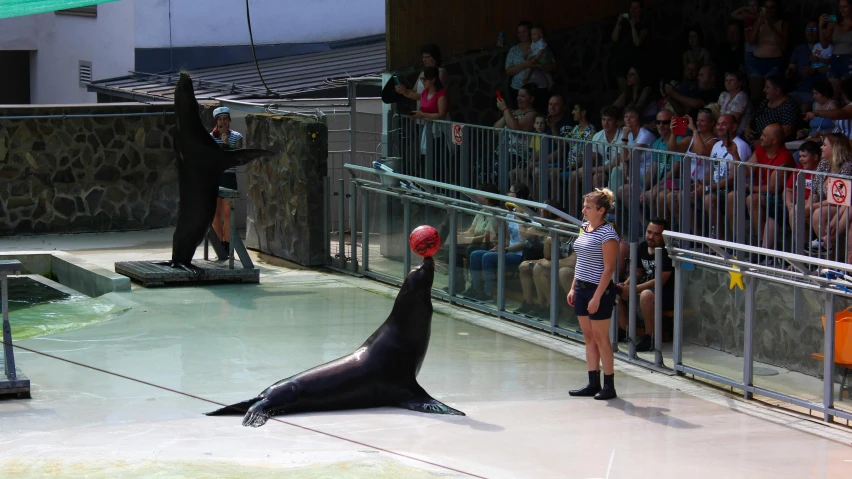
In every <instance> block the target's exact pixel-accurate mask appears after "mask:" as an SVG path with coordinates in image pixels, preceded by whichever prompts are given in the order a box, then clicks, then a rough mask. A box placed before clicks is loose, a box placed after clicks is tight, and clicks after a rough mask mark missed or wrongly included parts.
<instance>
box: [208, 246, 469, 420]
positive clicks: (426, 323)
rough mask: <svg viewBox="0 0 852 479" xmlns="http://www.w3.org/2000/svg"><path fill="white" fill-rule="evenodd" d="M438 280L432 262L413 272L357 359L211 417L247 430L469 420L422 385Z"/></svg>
mask: <svg viewBox="0 0 852 479" xmlns="http://www.w3.org/2000/svg"><path fill="white" fill-rule="evenodd" d="M434 275H435V262H434V261H433V260H432V258H426V259H425V260H424V261H423V264H421V265H420V267H419V268H417V269H415V270H412V271H411V272H410V273H409V274H408V277H406V278H405V282H404V283H403V284H402V288H401V289H400V291H399V294H398V295H397V297H396V301H395V302H394V304H393V309H392V310H391V313H390V316H388V318H387V320H385V322H384V323H383V324H382V325H381V326H380V327H379V329H377V330H376V332H374V333H373V335H372V336H370V337H369V339H367V341H366V342H365V343H364V344H363V345H361V347H360V348H358V349H357V350H355V352H353V353H352V354H349V355H348V356H343V357H342V358H338V359H335V360H334V361H331V362H328V363H325V364H323V365H320V366H317V367H315V368H313V369H309V370H307V371H304V372H302V373H299V374H297V375H295V376H292V377H289V378H287V379H282V380H281V381H278V382H277V383H275V384H273V385H272V386H270V387H268V388H267V389H266V390H265V391H263V392H262V393H260V394H259V395H258V396H257V397H254V398H252V399H249V400H248V401H243V402H241V403H237V404H233V405H231V406H227V407H224V408H222V409H219V410H217V411H213V412H210V413H207V415H208V416H221V415H238V414H245V418H244V419H243V426H252V427H259V426H262V425H263V424H264V423H266V421H267V419H268V418H269V417H270V416H276V415H282V414H291V413H297V412H311V411H331V410H341V409H360V408H371V407H386V406H395V407H401V408H405V409H411V410H412V411H419V412H425V413H434V414H452V415H457V416H464V415H465V414H464V413H463V412H461V411H457V410H455V409H453V408H451V407H449V406H447V405H446V404H443V403H441V402H439V401H437V400H435V399H434V398H432V397H431V396H430V395H429V394H428V393H427V392H426V391H425V390H424V389H423V388H422V387H421V386H420V385H419V384H417V373H419V372H420V366H421V365H422V364H423V358H424V357H425V356H426V349H427V348H428V347H429V335H430V333H431V329H432V298H431V289H432V279H433V278H434Z"/></svg>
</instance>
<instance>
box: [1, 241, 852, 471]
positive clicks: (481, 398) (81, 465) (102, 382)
mask: <svg viewBox="0 0 852 479" xmlns="http://www.w3.org/2000/svg"><path fill="white" fill-rule="evenodd" d="M85 236H88V235H76V236H67V237H37V238H22V239H11V240H9V239H6V240H0V250H3V251H6V250H10V249H20V250H34V249H40V248H43V249H48V250H49V249H52V248H54V247H56V248H57V249H63V250H66V251H69V252H71V253H74V254H80V255H81V256H84V257H85V258H86V259H87V260H88V261H90V262H92V263H95V264H98V265H100V266H104V267H111V266H112V263H113V262H115V261H119V260H137V259H145V258H150V259H162V258H167V257H168V252H169V245H168V242H169V238H170V232H169V231H158V232H140V233H124V234H112V235H99V236H97V237H93V236H89V238H88V239H86V238H85ZM254 256H255V258H257V255H254ZM258 265H259V266H260V267H261V269H262V277H261V284H260V285H219V286H207V287H180V288H162V289H145V288H141V287H136V286H134V288H133V290H132V291H131V292H129V293H121V294H115V293H112V294H110V295H107V297H106V298H105V299H109V300H111V301H114V302H115V303H116V304H119V305H121V306H122V311H124V313H123V314H121V315H117V316H115V317H113V318H112V319H110V320H108V321H104V322H101V323H98V324H94V325H90V326H87V327H85V328H82V329H77V330H73V331H67V332H63V333H58V334H53V335H49V336H43V337H38V338H33V339H28V340H24V341H21V342H20V345H21V346H24V347H27V348H32V349H34V350H37V351H41V352H45V353H49V354H51V355H55V356H58V357H61V358H64V359H68V360H72V361H76V362H79V363H83V364H86V365H90V366H94V367H97V368H102V369H104V370H108V371H111V372H115V373H118V374H122V375H125V376H128V377H131V378H136V379H138V380H141V381H146V382H150V383H152V384H156V385H160V386H163V387H166V388H170V389H173V390H176V391H181V392H184V393H187V394H191V395H194V396H196V397H197V398H191V397H188V396H184V395H181V394H177V393H175V392H169V391H166V390H163V389H160V388H157V387H154V386H151V385H145V384H141V383H139V382H135V381H132V380H129V379H124V378H120V377H116V376H112V375H109V374H106V373H104V372H99V371H94V370H92V369H88V368H85V367H82V366H79V365H74V364H69V363H67V362H62V361H59V360H57V359H52V358H49V357H45V356H41V355H38V354H33V353H28V352H24V351H19V352H18V353H17V354H16V358H17V360H18V363H19V366H20V367H21V369H22V370H23V371H24V372H25V373H26V374H27V375H28V376H29V377H30V379H31V380H32V382H33V399H31V400H4V401H0V477H3V478H7V477H8V478H18V477H26V478H30V477H63V476H64V477H98V478H100V477H104V478H106V477H133V478H135V477H211V478H221V477H309V478H310V477H357V478H361V477H364V478H367V477H370V478H373V477H415V478H416V477H469V476H468V475H475V476H480V477H507V478H515V477H529V478H544V477H560V478H562V477H567V478H593V477H595V478H598V477H599V478H604V477H606V478H619V477H624V478H627V477H631V478H632V477H639V478H641V477H649V478H651V477H653V478H682V477H690V478H691V479H695V478H704V477H707V478H720V477H724V478H746V477H747V478H750V479H751V478H763V477H767V478H769V477H772V478H779V477H789V478H833V477H849V475H850V474H852V448H850V447H849V446H848V445H849V444H850V443H852V440H850V438H851V437H852V436H850V435H849V434H848V432H846V431H843V430H840V429H838V428H827V427H823V426H819V425H813V424H812V423H809V422H808V421H805V420H803V419H801V418H796V417H794V416H790V415H784V414H779V413H776V412H773V411H770V410H768V409H763V410H760V409H759V408H757V409H756V408H749V407H745V406H743V405H742V404H741V403H738V402H736V401H733V400H732V399H730V398H728V397H725V396H723V395H721V394H720V393H717V392H713V391H711V390H709V389H703V388H701V387H700V386H697V385H696V384H695V383H694V382H692V381H690V380H688V379H685V378H671V377H667V376H664V375H661V374H657V373H652V372H650V371H647V370H643V369H640V368H637V367H635V366H631V365H627V364H624V363H619V364H618V369H617V373H616V386H617V389H618V393H619V396H620V398H619V399H618V400H614V401H610V402H600V401H595V400H593V399H580V398H570V397H569V396H568V390H569V389H572V388H574V387H577V386H579V385H582V384H583V383H584V382H585V380H586V373H585V370H586V368H585V365H584V364H583V363H582V362H581V361H580V360H579V359H577V358H578V357H581V354H582V349H581V346H578V345H575V344H573V343H570V342H567V341H561V340H558V339H556V338H551V337H547V336H544V335H542V334H539V333H532V332H530V331H529V330H526V329H524V328H521V327H518V326H514V325H511V324H508V323H506V322H504V321H498V320H496V319H493V318H491V317H487V316H484V315H479V314H476V313H472V312H469V311H463V310H461V309H459V308H454V307H451V306H449V305H446V304H445V303H440V302H438V301H436V302H435V304H436V311H437V314H435V315H434V318H433V326H432V340H431V342H430V348H429V352H428V354H427V356H426V360H425V362H424V365H423V368H422V370H421V372H420V376H419V378H418V379H419V382H420V383H421V384H422V385H423V386H424V387H425V389H426V390H427V391H429V392H430V393H431V394H432V395H433V396H435V397H436V398H438V399H439V400H441V401H443V402H446V403H447V404H449V405H450V406H452V407H455V408H457V409H460V410H462V411H464V412H465V413H467V416H466V417H445V416H435V415H424V414H417V413H414V412H410V411H407V410H402V409H390V408H388V409H375V410H362V411H340V412H332V413H322V414H319V413H315V414H299V415H293V416H283V417H280V418H279V419H281V420H282V421H285V422H277V421H270V422H269V423H267V424H266V425H265V426H263V427H262V428H259V429H249V428H244V427H242V426H241V425H240V421H241V418H239V417H206V416H203V415H202V414H203V413H204V412H207V411H210V410H212V409H215V408H216V406H215V405H213V404H211V403H209V402H206V401H205V399H206V400H209V401H215V402H220V403H230V402H236V401H238V400H242V399H247V398H249V397H252V396H253V395H255V394H256V393H258V392H260V391H261V390H263V389H264V388H265V387H267V386H268V385H270V384H271V383H273V382H275V381H277V380H279V379H281V378H284V377H287V376H289V375H292V374H294V373H298V372H300V371H302V370H304V369H307V368H310V367H312V366H315V365H317V364H320V363H322V362H325V361H328V360H330V359H334V358H336V357H339V356H341V355H344V354H347V353H349V352H351V351H352V350H354V349H355V348H357V347H358V346H359V345H360V344H361V343H362V342H363V341H364V339H366V338H367V337H368V336H369V335H370V334H371V333H372V332H373V331H374V330H375V329H376V327H378V325H380V324H381V322H382V321H383V320H384V319H385V317H386V316H387V314H388V312H389V311H390V307H391V305H392V302H393V294H394V293H393V291H394V288H389V287H387V286H384V285H381V284H378V283H376V282H374V281H370V280H366V279H357V278H351V277H346V276H342V275H336V274H332V273H328V272H325V271H312V270H297V269H288V268H286V267H283V266H276V265H274V264H271V263H265V262H260V261H259V262H258ZM13 327H14V324H13ZM298 426H301V427H298ZM305 428H309V429H305ZM823 429H824V430H827V431H830V434H824V433H823V432H822V430H823ZM829 437H830V438H829ZM394 453H399V454H402V455H405V456H408V458H404V457H401V456H399V455H396V454H394ZM424 461H428V463H427V462H424Z"/></svg>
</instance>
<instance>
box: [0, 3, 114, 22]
mask: <svg viewBox="0 0 852 479" xmlns="http://www.w3.org/2000/svg"><path fill="white" fill-rule="evenodd" d="M115 1H116V0H0V18H9V17H20V16H23V15H34V14H36V13H46V12H55V11H57V10H67V9H71V8H80V7H90V6H92V5H97V4H99V3H107V2H115Z"/></svg>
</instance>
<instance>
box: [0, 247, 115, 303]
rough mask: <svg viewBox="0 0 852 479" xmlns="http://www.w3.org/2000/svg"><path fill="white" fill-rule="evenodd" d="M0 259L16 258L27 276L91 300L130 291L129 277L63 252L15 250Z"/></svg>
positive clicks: (4, 253) (0, 256) (0, 255)
mask: <svg viewBox="0 0 852 479" xmlns="http://www.w3.org/2000/svg"><path fill="white" fill-rule="evenodd" d="M0 259H17V260H18V261H20V262H21V264H22V265H23V267H24V271H23V273H24V274H35V275H40V276H44V277H45V278H49V279H52V280H54V281H56V282H57V283H59V284H61V285H63V286H66V287H68V288H71V289H73V290H75V291H78V292H80V293H82V294H85V295H86V296H90V297H92V298H94V297H97V296H101V295H104V294H106V293H112V292H114V291H130V278H128V277H127V276H123V275H120V274H118V273H116V272H114V271H110V270H108V269H105V268H102V267H100V266H97V265H94V264H92V263H89V262H88V261H86V260H85V259H82V258H80V257H78V256H75V255H73V254H70V253H66V252H64V251H51V252H44V251H14V252H3V253H0Z"/></svg>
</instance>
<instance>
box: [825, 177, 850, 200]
mask: <svg viewBox="0 0 852 479" xmlns="http://www.w3.org/2000/svg"><path fill="white" fill-rule="evenodd" d="M828 191H829V193H830V194H829V195H828V198H827V199H828V202H829V203H831V204H833V205H838V206H852V197H850V191H852V180H842V179H840V178H829V179H828Z"/></svg>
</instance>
